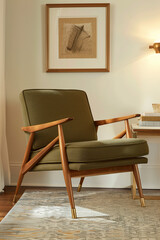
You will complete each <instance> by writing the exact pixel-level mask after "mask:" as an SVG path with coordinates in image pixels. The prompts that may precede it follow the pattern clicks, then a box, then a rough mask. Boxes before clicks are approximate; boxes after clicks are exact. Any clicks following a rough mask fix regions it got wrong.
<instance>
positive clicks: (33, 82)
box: [6, 0, 160, 188]
mask: <svg viewBox="0 0 160 240" xmlns="http://www.w3.org/2000/svg"><path fill="white" fill-rule="evenodd" d="M64 2H65V3H71V2H77V3H78V2H84V3H85V2H96V1H78V0H75V1H63V3H64ZM98 2H99V1H98ZM46 3H62V1H58V0H57V2H55V1H54V0H52V1H51V0H48V1H45V0H15V1H13V0H7V16H6V92H7V138H8V148H9V158H10V167H11V175H12V184H15V183H16V181H17V177H18V171H19V167H20V163H21V161H22V158H23V154H24V150H25V144H26V143H25V138H24V134H23V133H22V132H21V130H20V127H21V126H23V122H22V116H21V111H20V104H19V93H20V92H21V91H22V90H23V89H26V88H71V89H83V90H85V91H86V92H87V94H88V97H89V100H90V104H91V108H92V111H93V115H94V118H95V119H103V118H111V117H117V116H122V115H128V114H132V113H141V112H144V111H152V107H151V104H152V103H153V102H160V88H159V86H160V75H159V74H160V55H156V54H154V53H153V50H149V49H148V46H149V45H150V44H152V43H153V42H154V41H155V40H157V39H158V38H159V39H160V31H159V25H160V14H159V9H160V1H159V0H154V2H153V1H152V0H147V1H146V0H141V1H139V0H134V1H132V0H119V1H117V0H110V3H111V71H110V73H46V72H45V4H46ZM121 126H122V125H121V124H119V125H116V124H113V125H112V126H106V127H101V129H100V130H99V137H100V138H103V139H104V138H111V137H113V136H114V135H115V134H116V133H118V132H119V131H120V129H121ZM151 148H152V146H151ZM151 164H152V163H151ZM148 169H150V168H149V165H147V166H145V167H144V168H142V169H141V171H142V175H143V176H142V181H143V180H144V181H143V186H144V187H145V188H147V187H152V188H158V187H159V186H158V179H157V180H156V181H154V182H153V183H152V184H150V185H148V183H147V182H146V181H145V178H146V176H147V174H148ZM152 169H153V174H154V171H157V169H158V170H160V165H159V164H158V163H156V164H154V166H153V165H152ZM159 180H160V179H159ZM159 182H160V181H159ZM75 183H77V180H75V181H74V184H75ZM24 184H25V185H27V184H28V185H47V186H63V184H64V181H63V177H62V174H61V173H60V172H55V173H54V172H50V173H36V174H35V173H34V174H33V173H29V174H27V175H26V177H25V179H24ZM129 185H130V174H119V175H112V176H111V175H110V176H99V177H94V178H93V177H92V178H88V179H86V182H85V186H102V187H127V186H129Z"/></svg>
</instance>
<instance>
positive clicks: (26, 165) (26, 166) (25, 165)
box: [13, 114, 145, 218]
mask: <svg viewBox="0 0 160 240" xmlns="http://www.w3.org/2000/svg"><path fill="white" fill-rule="evenodd" d="M139 116H140V115H139V114H134V115H130V116H124V117H120V118H112V119H105V120H99V121H94V124H95V126H96V129H98V126H101V125H104V124H110V123H115V122H120V121H124V122H125V130H124V131H122V132H121V133H120V134H118V135H117V136H115V137H114V139H118V138H122V137H123V136H124V135H126V137H127V138H132V133H131V130H130V126H129V119H131V118H135V117H139ZM70 120H72V118H65V119H61V120H57V121H53V122H50V123H45V124H40V125H34V126H28V127H22V130H23V131H25V132H28V133H30V137H29V141H28V144H27V148H26V151H25V154H24V159H23V162H22V167H21V170H20V173H19V178H18V182H17V187H16V191H15V195H14V199H13V202H14V203H15V202H16V196H17V194H18V191H19V188H20V186H21V183H22V180H23V177H24V175H25V174H26V173H27V172H28V171H29V170H31V169H32V168H33V167H34V166H35V165H36V164H37V163H38V162H39V161H40V160H41V159H42V158H43V157H44V156H45V155H46V154H47V153H48V152H49V151H50V150H51V149H52V148H53V146H54V145H55V144H56V143H57V142H58V141H59V147H60V154H61V163H62V169H63V175H64V180H65V184H66V188H67V192H68V197H69V201H70V205H71V213H72V218H77V215H76V209H75V203H74V197H73V190H72V182H71V178H74V177H81V179H80V183H79V186H78V191H80V190H81V187H82V184H83V181H84V178H85V177H87V176H95V175H103V174H111V173H121V172H132V173H133V175H134V177H135V181H136V184H137V187H138V191H139V196H140V202H141V206H142V207H144V206H145V202H144V196H143V192H142V186H141V180H140V175H139V170H138V166H137V164H134V165H129V166H119V167H107V168H102V169H92V170H81V171H75V170H70V169H69V164H68V159H67V153H66V149H65V139H64V134H63V127H62V124H64V123H66V122H68V121H70ZM53 126H58V136H57V137H56V138H55V139H53V140H52V141H51V142H50V143H49V144H48V145H47V146H45V147H44V148H43V149H42V150H41V151H40V152H39V153H37V155H36V156H34V157H33V158H32V159H30V160H29V156H30V152H31V149H32V144H33V141H34V134H35V132H37V131H40V130H43V129H46V128H50V127H53Z"/></svg>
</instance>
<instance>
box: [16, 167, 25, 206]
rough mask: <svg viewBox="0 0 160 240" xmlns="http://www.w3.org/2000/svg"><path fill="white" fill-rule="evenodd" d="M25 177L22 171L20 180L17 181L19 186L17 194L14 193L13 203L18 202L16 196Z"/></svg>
mask: <svg viewBox="0 0 160 240" xmlns="http://www.w3.org/2000/svg"><path fill="white" fill-rule="evenodd" d="M23 177H24V175H23V174H22V171H20V173H19V178H18V182H17V186H16V191H15V194H14V197H13V204H15V203H16V197H17V194H18V191H19V188H20V186H21V183H22V181H23Z"/></svg>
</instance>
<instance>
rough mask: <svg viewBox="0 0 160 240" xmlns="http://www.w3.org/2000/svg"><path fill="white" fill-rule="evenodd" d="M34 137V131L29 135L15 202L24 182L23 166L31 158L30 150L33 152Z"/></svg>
mask: <svg viewBox="0 0 160 240" xmlns="http://www.w3.org/2000/svg"><path fill="white" fill-rule="evenodd" d="M33 139H34V133H31V134H30V136H29V140H28V144H27V148H26V151H25V154H24V158H23V162H22V167H21V170H20V173H19V178H18V182H17V187H16V191H15V194H14V197H13V203H15V202H16V196H17V194H18V191H19V188H20V186H21V183H22V180H23V177H24V174H22V172H23V168H24V166H25V164H26V162H27V161H28V159H29V155H30V152H31V148H32V143H33Z"/></svg>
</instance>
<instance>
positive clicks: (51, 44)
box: [46, 3, 110, 72]
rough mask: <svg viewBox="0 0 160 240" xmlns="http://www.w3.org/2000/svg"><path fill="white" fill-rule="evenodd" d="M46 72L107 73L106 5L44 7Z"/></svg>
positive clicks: (107, 20)
mask: <svg viewBox="0 0 160 240" xmlns="http://www.w3.org/2000/svg"><path fill="white" fill-rule="evenodd" d="M46 11H47V13H46V17H47V21H46V22H47V70H46V71H47V72H109V67H110V4H109V3H96V4H90V3H88V4H46Z"/></svg>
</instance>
